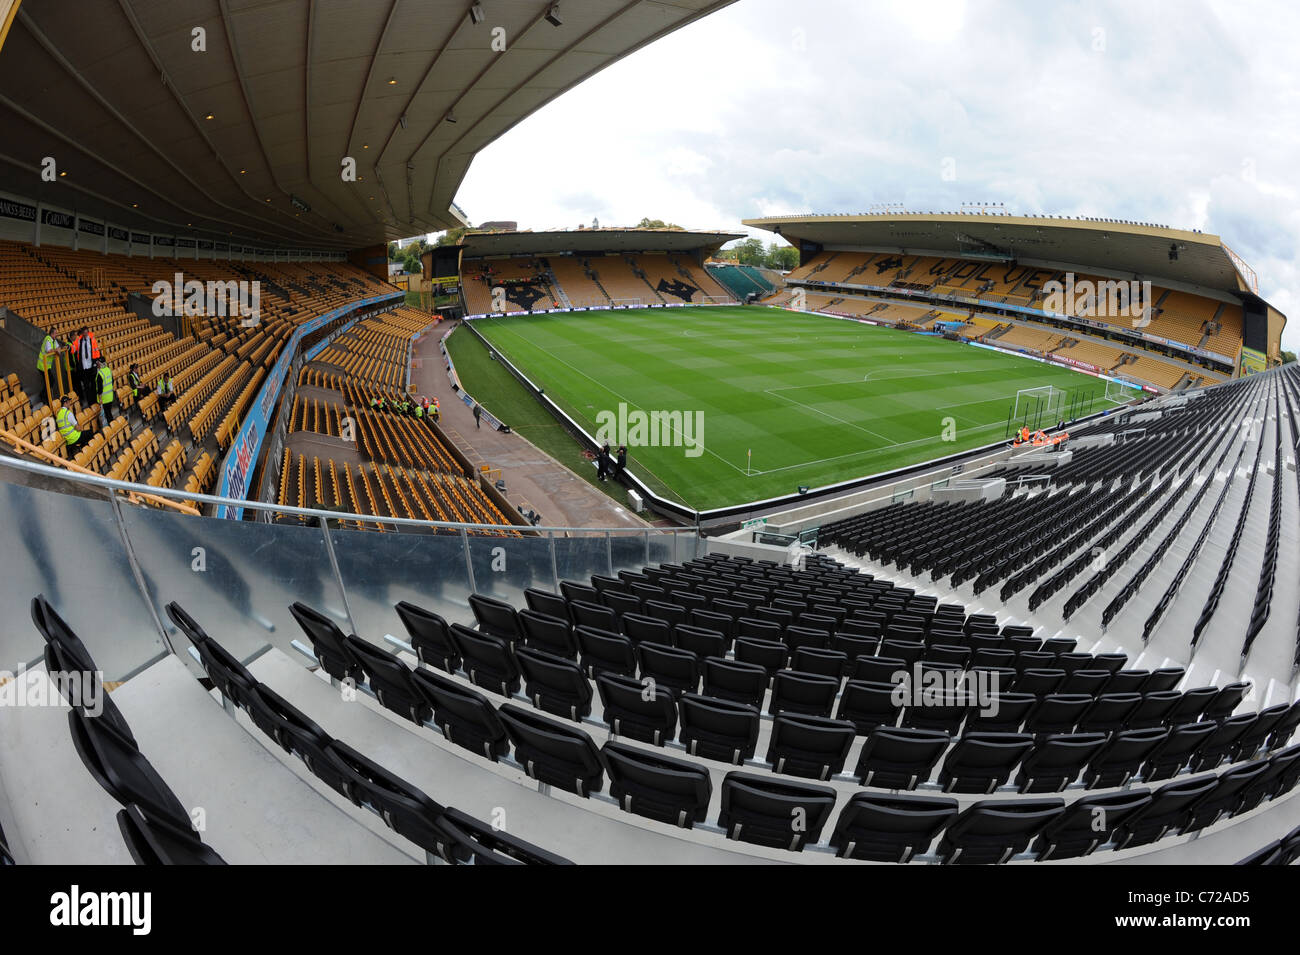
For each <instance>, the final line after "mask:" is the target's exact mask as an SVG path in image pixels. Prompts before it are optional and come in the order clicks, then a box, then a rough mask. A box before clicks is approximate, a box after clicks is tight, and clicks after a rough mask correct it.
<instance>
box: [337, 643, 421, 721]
mask: <svg viewBox="0 0 1300 955" xmlns="http://www.w3.org/2000/svg"><path fill="white" fill-rule="evenodd" d="M347 644H348V649H349V650H351V651H352V655H353V656H355V657H356V658H357V660H358V661H359V662H360V663H361V669H362V671H363V672H364V673H365V675H366V682H367V683H369V684H370V689H371V690H373V691H374V694H375V696H376V697H377V698H378V700H379V702H380V703H381V704H382V705H383V706H384V707H385V708H386V709H389V710H392V711H393V712H394V713H397V714H398V715H399V716H404V717H406V718H407V719H408V720H410V721H411V722H413V723H423V722H425V721H426V720H428V719H429V717H431V716H432V715H433V709H432V708H431V707H430V706H429V704H428V702H427V701H426V700H425V698H424V695H423V694H422V693H421V692H420V690H419V689H418V688H417V687H416V685H415V682H414V680H413V679H412V675H411V668H410V667H408V666H407V665H406V664H405V663H403V662H402V661H401V659H399V658H398V657H397V656H396V654H392V653H389V652H388V651H387V650H384V649H382V648H380V647H377V646H375V645H374V644H371V643H367V642H366V641H365V640H362V639H361V638H360V637H358V636H356V635H354V634H353V635H349V636H348V638H347Z"/></svg>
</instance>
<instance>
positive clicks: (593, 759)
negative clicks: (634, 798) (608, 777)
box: [497, 703, 605, 797]
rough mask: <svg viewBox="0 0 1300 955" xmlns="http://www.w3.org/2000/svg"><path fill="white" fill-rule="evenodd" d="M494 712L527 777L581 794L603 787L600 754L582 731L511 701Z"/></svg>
mask: <svg viewBox="0 0 1300 955" xmlns="http://www.w3.org/2000/svg"><path fill="white" fill-rule="evenodd" d="M497 715H498V716H499V717H500V718H501V722H502V723H503V724H505V728H506V732H507V733H508V734H509V735H510V742H511V743H513V744H514V747H515V760H516V761H517V762H518V763H519V764H520V765H521V766H523V768H524V772H525V773H527V774H528V778H529V779H535V780H537V781H538V782H539V783H544V784H546V785H548V786H556V787H558V788H559V789H563V790H565V791H566V792H571V793H576V794H577V795H579V796H584V797H585V796H589V795H591V794H592V793H598V792H600V791H601V789H602V788H604V785H605V769H604V766H603V764H602V763H601V761H600V753H599V752H598V751H597V749H596V747H595V745H594V744H593V743H592V742H591V737H590V736H588V735H587V734H586V733H585V732H583V731H582V730H580V729H578V728H576V727H569V726H566V725H564V724H563V723H557V722H556V721H555V720H552V719H549V718H547V717H545V716H542V715H541V714H540V713H535V712H533V711H532V710H526V709H524V708H523V707H521V706H516V705H515V704H514V703H505V704H503V705H502V706H501V708H500V709H498V710H497Z"/></svg>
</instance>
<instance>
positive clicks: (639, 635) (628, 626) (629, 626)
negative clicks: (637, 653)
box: [620, 613, 673, 644]
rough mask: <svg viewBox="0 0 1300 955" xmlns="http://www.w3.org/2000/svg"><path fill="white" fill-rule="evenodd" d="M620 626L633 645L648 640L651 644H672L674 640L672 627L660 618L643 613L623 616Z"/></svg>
mask: <svg viewBox="0 0 1300 955" xmlns="http://www.w3.org/2000/svg"><path fill="white" fill-rule="evenodd" d="M620 625H621V626H622V628H623V635H624V636H626V637H627V638H628V639H629V640H631V641H632V642H633V643H640V642H641V641H643V640H646V641H649V642H650V643H662V644H671V643H672V640H673V628H672V625H671V624H669V623H668V622H667V621H664V620H660V619H659V618H658V617H648V616H646V615H645V614H643V613H628V614H624V615H623V619H622V620H621V621H620Z"/></svg>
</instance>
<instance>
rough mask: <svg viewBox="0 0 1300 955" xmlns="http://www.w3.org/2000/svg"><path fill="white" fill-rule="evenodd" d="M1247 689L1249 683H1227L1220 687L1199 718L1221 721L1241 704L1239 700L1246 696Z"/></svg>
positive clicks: (1248, 689)
mask: <svg viewBox="0 0 1300 955" xmlns="http://www.w3.org/2000/svg"><path fill="white" fill-rule="evenodd" d="M1249 691H1250V684H1249V683H1229V684H1228V685H1227V686H1224V687H1221V688H1220V689H1219V692H1218V693H1217V694H1215V697H1214V699H1212V700H1211V701H1210V702H1209V704H1208V705H1207V706H1206V707H1205V712H1204V713H1203V714H1202V716H1201V719H1203V720H1214V721H1215V722H1216V723H1222V722H1223V721H1224V720H1226V719H1227V718H1228V717H1229V716H1231V715H1232V713H1233V711H1234V710H1236V709H1237V707H1238V706H1240V705H1241V701H1242V700H1243V699H1245V698H1246V694H1247V693H1248V692H1249Z"/></svg>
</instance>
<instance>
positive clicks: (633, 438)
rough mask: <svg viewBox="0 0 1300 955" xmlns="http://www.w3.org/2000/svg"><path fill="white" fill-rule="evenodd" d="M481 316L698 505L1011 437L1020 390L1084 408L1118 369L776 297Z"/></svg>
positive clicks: (647, 475) (1098, 405)
mask: <svg viewBox="0 0 1300 955" xmlns="http://www.w3.org/2000/svg"><path fill="white" fill-rule="evenodd" d="M473 324H474V327H475V328H476V329H477V330H478V331H479V332H481V333H482V334H483V336H484V337H485V338H486V339H487V340H488V341H489V342H490V344H491V346H492V348H494V349H495V350H496V351H498V352H499V353H501V354H502V355H504V356H505V357H506V358H507V359H509V360H510V362H511V363H512V364H514V365H515V367H517V368H518V369H519V370H520V371H522V372H523V373H524V374H525V375H527V376H528V377H529V378H530V379H531V380H532V381H533V383H534V384H536V385H537V386H538V387H540V388H542V389H543V390H544V391H545V392H546V395H547V396H548V397H549V398H551V399H552V400H553V401H555V402H556V404H558V405H559V406H560V407H561V408H563V409H564V411H565V412H566V413H568V414H569V415H570V416H571V417H573V418H574V419H575V420H576V421H577V422H578V423H579V424H580V425H582V426H583V428H584V429H585V430H586V431H587V432H588V433H589V434H592V435H595V434H597V432H598V431H599V430H600V429H601V427H602V426H605V429H606V431H605V433H606V434H608V435H609V436H610V437H611V439H612V440H611V443H612V444H613V445H615V446H617V444H618V443H619V442H620V440H621V439H623V438H624V437H626V438H627V439H630V440H628V444H629V448H628V453H629V462H628V467H629V469H630V470H632V471H633V472H634V473H635V474H637V476H638V477H641V478H642V479H643V480H645V481H646V483H647V484H648V485H650V486H651V487H652V488H653V489H654V490H655V491H656V493H659V494H662V495H664V496H666V497H668V498H670V499H672V500H676V501H678V502H679V503H682V504H685V505H687V506H689V507H691V508H695V509H698V510H707V509H711V508H716V507H725V506H728V505H735V504H743V503H747V502H749V501H756V500H763V499H766V498H771V497H776V496H779V495H784V494H791V493H794V492H795V491H797V490H798V488H799V486H801V485H803V486H807V487H812V488H815V487H820V486H823V485H826V484H833V483H836V482H838V481H845V480H848V479H850V478H856V477H862V476H864V475H871V474H878V473H880V472H883V471H890V470H893V469H895V468H900V467H904V466H906V465H910V464H916V463H918V462H922V461H927V460H930V459H932V458H937V457H942V456H944V455H948V454H952V453H954V452H956V451H961V450H964V449H967V448H973V447H979V446H981V445H985V444H989V443H991V442H994V441H998V440H1001V439H1003V438H1004V437H1005V435H1006V423H1007V414H1008V409H1009V408H1010V407H1011V406H1012V405H1013V404H1014V403H1015V398H1016V392H1017V390H1019V389H1024V388H1034V387H1039V386H1042V385H1054V386H1055V387H1057V388H1059V389H1062V390H1064V391H1066V392H1067V393H1068V394H1067V400H1069V399H1070V398H1072V397H1075V396H1078V397H1081V398H1082V399H1083V405H1082V408H1081V413H1086V412H1088V411H1090V410H1091V411H1100V410H1101V409H1102V407H1103V406H1110V402H1109V401H1107V400H1106V399H1105V397H1104V395H1105V390H1106V389H1105V382H1104V381H1102V380H1100V379H1097V378H1093V377H1091V376H1089V375H1084V374H1082V373H1079V372H1074V371H1070V370H1068V369H1065V368H1062V367H1060V366H1055V365H1049V364H1046V363H1043V362H1038V361H1032V360H1030V359H1028V358H1018V357H1015V356H1012V355H1007V354H1003V353H1000V352H995V351H992V350H989V349H984V348H974V347H971V346H969V345H965V344H962V343H960V342H954V341H949V340H946V339H943V338H940V337H937V336H927V335H917V334H915V333H912V332H905V331H899V330H897V329H893V328H886V327H881V326H874V325H867V324H863V323H859V322H851V321H843V320H840V319H834V318H829V317H826V316H822V315H808V314H801V313H797V312H787V311H784V310H781V309H775V308H765V307H758V306H748V307H708V308H675V309H637V310H628V311H601V312H578V313H570V314H557V315H531V316H518V317H511V318H505V317H503V318H491V319H475V320H474V323H473ZM465 384H466V387H467V388H468V389H469V390H470V392H471V393H474V383H473V382H472V381H466V382H465ZM477 397H481V398H483V399H485V400H486V403H487V404H488V406H489V407H491V405H492V402H491V401H490V400H488V397H487V396H477ZM1088 399H1091V403H1089V400H1088ZM638 412H640V413H642V414H640V415H639V414H638ZM654 412H661V413H664V414H661V415H660V416H659V417H655V418H651V417H650V415H651V414H652V413H654ZM672 412H677V413H679V414H677V415H671V414H668V413H672ZM638 422H639V423H640V424H641V425H642V428H641V434H638V432H637V425H638ZM506 423H507V424H509V423H510V422H509V420H507V421H506ZM1044 424H1045V425H1046V424H1047V422H1044ZM1050 424H1051V425H1055V424H1056V421H1055V420H1053V421H1051V422H1050ZM611 426H612V427H611ZM621 429H626V430H625V431H622V433H620V431H621ZM656 439H657V444H656V445H653V446H648V445H647V444H645V443H644V442H645V441H653V440H656Z"/></svg>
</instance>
